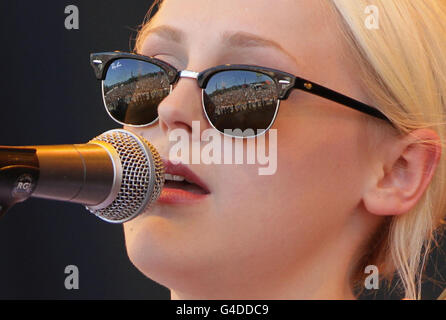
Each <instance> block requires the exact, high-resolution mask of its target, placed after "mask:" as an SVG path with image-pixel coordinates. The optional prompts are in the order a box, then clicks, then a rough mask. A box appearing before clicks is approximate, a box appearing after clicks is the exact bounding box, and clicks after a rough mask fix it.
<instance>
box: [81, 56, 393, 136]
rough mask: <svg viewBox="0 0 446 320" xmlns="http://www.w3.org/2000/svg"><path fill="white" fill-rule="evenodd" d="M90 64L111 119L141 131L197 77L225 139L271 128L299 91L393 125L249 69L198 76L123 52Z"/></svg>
mask: <svg viewBox="0 0 446 320" xmlns="http://www.w3.org/2000/svg"><path fill="white" fill-rule="evenodd" d="M90 62H91V65H92V67H93V69H94V71H95V74H96V77H97V78H98V79H99V80H102V96H103V100H104V105H105V109H106V110H107V112H108V114H109V115H110V117H111V118H112V119H113V120H115V121H116V122H118V123H119V124H121V125H127V126H133V127H142V126H147V125H150V124H153V123H155V122H156V121H157V120H158V106H159V104H160V103H161V101H162V100H163V99H164V98H165V97H167V96H168V95H169V94H170V93H171V92H172V87H173V85H174V84H175V83H176V82H177V81H178V80H179V78H193V79H197V81H198V86H199V87H200V88H201V89H202V106H203V111H204V114H205V115H206V118H207V119H208V121H209V123H210V124H211V126H212V127H213V128H214V129H216V130H217V131H219V132H220V133H222V134H224V135H228V136H231V137H242V138H249V137H255V136H258V135H261V134H263V133H265V132H266V131H268V129H269V128H270V127H271V126H272V125H273V123H274V120H275V118H276V116H277V112H278V110H279V104H280V100H285V99H287V98H288V96H289V94H290V92H291V90H292V89H299V90H302V91H305V92H309V93H312V94H314V95H317V96H320V97H323V98H325V99H328V100H331V101H334V102H337V103H339V104H342V105H344V106H346V107H349V108H352V109H355V110H358V111H361V112H364V113H366V114H369V115H371V116H373V117H376V118H379V119H382V120H385V121H388V122H389V123H391V121H390V120H389V119H388V118H387V117H386V116H385V115H384V114H383V113H381V112H380V111H379V110H377V109H376V108H374V107H371V106H368V105H366V104H364V103H362V102H360V101H357V100H355V99H352V98H349V97H347V96H345V95H343V94H341V93H339V92H336V91H333V90H330V89H328V88H326V87H323V86H321V85H318V84H316V83H314V82H311V81H308V80H305V79H302V78H299V77H296V76H293V75H292V74H289V73H286V72H283V71H279V70H275V69H270V68H266V67H259V66H253V65H235V64H226V65H221V66H216V67H213V68H209V69H206V70H204V71H202V72H199V73H197V72H192V71H188V70H183V71H179V70H177V69H176V68H175V67H173V66H172V65H170V64H168V63H166V62H164V61H161V60H159V59H156V58H151V57H147V56H143V55H138V54H133V53H124V52H103V53H93V54H91V56H90Z"/></svg>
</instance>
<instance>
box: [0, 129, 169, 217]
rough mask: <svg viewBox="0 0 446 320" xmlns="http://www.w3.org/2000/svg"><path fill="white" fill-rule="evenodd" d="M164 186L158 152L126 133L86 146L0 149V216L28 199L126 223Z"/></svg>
mask: <svg viewBox="0 0 446 320" xmlns="http://www.w3.org/2000/svg"><path fill="white" fill-rule="evenodd" d="M163 184H164V167H163V164H162V161H161V158H160V156H159V154H158V152H157V151H156V149H155V148H154V147H153V146H152V145H151V144H150V143H149V142H147V141H146V140H145V139H144V138H142V137H139V136H137V135H135V134H133V133H131V132H129V131H127V130H122V129H116V130H110V131H108V132H106V133H103V134H102V135H100V136H98V137H96V138H94V139H93V140H91V141H90V142H89V143H87V144H72V145H53V146H26V147H0V213H4V212H5V211H6V210H7V209H8V208H10V207H11V206H12V205H14V204H15V203H17V202H21V201H24V200H26V199H28V198H29V197H36V198H44V199H52V200H60V201H67V202H74V203H80V204H84V205H86V206H87V209H88V210H90V211H91V212H92V213H94V214H96V215H97V216H98V217H99V218H101V219H103V220H105V221H107V222H114V223H122V222H125V221H127V220H130V219H132V218H134V217H135V216H136V215H138V214H139V213H141V212H142V211H143V210H144V209H145V208H146V207H147V206H148V205H150V204H152V203H153V202H155V201H156V200H157V199H158V197H159V195H160V193H161V188H162V186H163Z"/></svg>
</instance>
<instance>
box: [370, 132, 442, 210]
mask: <svg viewBox="0 0 446 320" xmlns="http://www.w3.org/2000/svg"><path fill="white" fill-rule="evenodd" d="M426 140H427V141H428V142H425V141H426ZM423 141H424V142H423ZM439 142H440V138H439V137H438V135H437V133H436V132H435V131H433V130H430V129H418V130H415V131H413V132H411V133H409V134H408V135H406V136H404V137H402V138H398V141H397V142H396V143H392V145H391V146H389V147H388V148H386V149H387V150H384V151H385V152H384V153H383V154H385V159H384V156H383V159H381V160H383V161H382V162H381V164H380V167H381V169H382V170H380V173H379V174H376V175H375V176H374V177H373V178H372V179H371V184H370V185H369V186H368V188H367V190H366V191H365V193H364V195H363V201H364V206H365V208H366V209H367V210H368V211H369V212H370V213H372V214H375V215H379V216H388V215H399V214H403V213H406V212H408V211H409V210H410V209H411V208H413V207H414V206H415V204H416V203H417V202H418V200H419V199H420V198H421V196H422V195H423V194H424V191H425V190H426V188H427V187H428V185H429V183H430V181H431V180H432V177H433V175H434V172H435V169H436V168H437V165H438V162H439V160H440V156H441V146H440V143H439Z"/></svg>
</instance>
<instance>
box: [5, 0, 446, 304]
mask: <svg viewBox="0 0 446 320" xmlns="http://www.w3.org/2000/svg"><path fill="white" fill-rule="evenodd" d="M67 5H76V6H77V7H78V8H79V20H80V24H79V27H80V28H79V30H67V29H65V26H64V21H65V18H66V16H67V14H65V13H64V9H65V7H66V6H67ZM150 5H151V1H135V0H132V1H130V0H126V1H118V0H107V1H105V0H100V1H99V0H95V1H87V0H83V1H66V2H65V1H23V0H19V1H13V0H4V1H1V2H0V15H1V19H0V23H1V28H0V30H1V31H0V32H1V38H0V39H1V43H2V49H1V53H0V55H1V56H0V57H1V59H0V79H1V87H0V90H1V91H0V92H1V120H2V121H1V124H0V144H1V145H42V144H67V143H84V142H87V141H89V140H90V139H91V138H93V137H94V136H96V135H99V134H101V133H102V132H104V131H107V130H109V129H113V128H116V127H117V125H116V124H115V123H114V122H113V121H112V120H109V119H108V117H107V115H106V112H105V110H104V108H103V104H102V98H101V92H100V87H99V82H98V81H97V80H96V78H95V77H94V74H93V70H92V69H91V67H90V65H89V54H90V53H91V52H101V51H114V50H121V51H129V50H130V46H131V39H132V38H135V36H136V32H135V30H136V29H137V27H138V25H139V24H140V23H142V21H143V18H144V16H145V14H146V12H147V10H148V9H149V7H150ZM443 247H444V246H443ZM216 254H218V253H216ZM431 261H433V262H432V263H430V267H429V270H428V275H429V276H430V277H435V279H436V280H435V282H438V281H443V280H444V279H443V278H442V277H441V276H442V275H446V270H445V268H444V266H445V263H444V262H445V255H435V256H434V257H433V259H431ZM67 265H76V266H77V267H78V268H79V290H67V289H65V287H64V280H65V277H66V276H67V275H66V274H65V273H64V270H65V267H66V266H67ZM435 282H429V283H428V284H426V285H425V287H424V290H423V293H424V295H423V296H424V298H426V299H432V298H435V297H437V296H438V295H439V294H440V292H441V288H442V287H444V286H445V283H444V282H443V283H440V284H439V285H438V284H435ZM369 293H370V292H369ZM373 297H378V298H393V299H397V298H400V296H399V295H398V292H395V291H394V292H393V293H389V292H386V291H385V290H379V291H378V292H374V293H373V295H367V296H364V298H373ZM48 298H51V299H169V298H170V293H169V291H168V290H167V289H166V288H164V287H162V286H161V285H159V284H157V283H155V282H153V281H151V280H150V279H147V278H146V277H145V276H144V275H142V274H141V273H140V272H139V271H138V270H137V269H136V268H135V267H134V266H133V265H132V264H131V262H130V261H129V260H128V258H127V255H126V251H125V247H124V237H123V231H122V226H120V225H112V224H108V223H105V222H103V221H101V220H99V219H97V218H96V217H95V216H93V215H92V214H90V213H89V212H88V211H87V210H85V209H84V208H83V207H82V206H80V205H75V204H67V203H60V202H55V201H48V200H40V199H30V200H28V201H26V202H24V203H21V204H18V205H17V206H15V207H14V208H13V209H11V210H10V211H9V212H8V213H7V214H6V215H5V216H3V217H2V218H1V219H0V299H48Z"/></svg>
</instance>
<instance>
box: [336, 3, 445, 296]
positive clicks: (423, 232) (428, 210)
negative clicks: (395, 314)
mask: <svg viewBox="0 0 446 320" xmlns="http://www.w3.org/2000/svg"><path fill="white" fill-rule="evenodd" d="M330 3H331V4H332V5H333V9H334V11H335V12H336V14H338V15H339V16H340V19H339V21H340V29H341V31H342V32H343V34H344V35H345V38H346V40H347V43H348V44H349V45H350V48H351V52H352V55H353V56H354V58H355V59H356V61H357V62H358V64H359V65H360V66H361V68H362V70H361V79H362V81H363V85H364V86H365V88H366V90H367V91H368V94H369V96H370V97H371V98H372V99H373V100H374V104H375V105H377V106H379V109H380V110H381V111H382V112H384V113H385V114H386V115H387V116H388V117H389V118H390V119H391V120H392V122H393V123H394V125H395V126H396V127H397V128H398V129H399V131H400V132H401V133H406V134H407V133H410V132H411V131H412V130H416V129H420V128H430V129H432V130H434V131H435V132H436V133H437V134H438V136H439V137H440V140H441V141H442V142H443V143H442V142H440V145H441V146H442V147H444V141H445V138H446V129H445V111H446V1H444V0H434V1H431V0H416V1H396V0H355V1H350V0H332V2H330ZM372 5H373V6H375V9H377V10H378V11H377V17H378V19H379V20H377V21H375V22H376V23H377V27H378V29H370V28H369V27H368V26H367V24H366V23H365V21H366V18H367V16H368V15H367V13H366V8H371V7H370V6H372ZM420 143H427V144H429V143H432V144H433V143H435V142H432V141H420ZM445 177H446V159H445V157H444V155H443V156H442V157H441V158H440V162H439V164H438V167H437V169H436V172H435V174H434V177H433V179H432V181H431V183H430V185H429V186H428V188H427V190H426V191H425V193H424V195H423V197H422V198H421V199H420V200H419V202H418V203H417V205H416V206H415V207H414V208H413V209H412V210H410V211H409V212H407V213H405V214H403V215H400V216H395V217H392V218H391V219H388V220H387V221H386V224H387V226H386V228H382V229H381V230H380V231H381V233H380V234H378V235H377V236H376V237H375V238H373V239H372V241H378V243H374V244H373V247H375V248H376V250H377V252H375V253H373V252H372V253H371V252H368V253H366V255H365V256H366V257H367V256H368V257H369V258H373V259H375V260H374V261H370V260H369V261H362V263H363V264H375V265H378V266H381V267H382V268H380V271H381V269H382V270H384V271H385V275H386V276H387V278H392V276H393V271H395V270H396V272H397V273H398V275H399V277H400V279H401V282H402V284H403V287H404V289H405V296H406V298H407V299H420V298H421V280H422V273H423V270H424V266H425V262H426V258H427V256H428V253H429V252H430V249H431V247H432V243H433V242H435V241H436V239H435V235H436V232H435V231H436V229H437V228H438V227H439V226H441V224H442V221H443V220H442V219H444V217H445V214H446V179H445ZM437 231H439V230H438V229H437ZM370 248H372V246H369V250H370ZM365 260H367V259H365Z"/></svg>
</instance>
